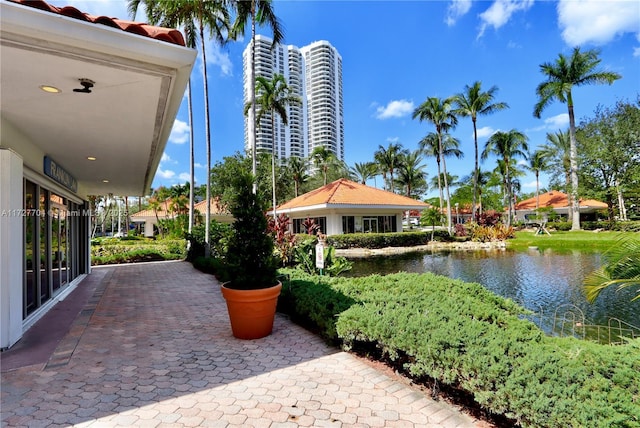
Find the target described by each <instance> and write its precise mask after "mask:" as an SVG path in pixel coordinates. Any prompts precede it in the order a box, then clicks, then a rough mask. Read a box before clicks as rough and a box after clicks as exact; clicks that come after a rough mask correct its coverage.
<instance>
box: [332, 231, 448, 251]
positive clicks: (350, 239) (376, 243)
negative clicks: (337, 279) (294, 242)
mask: <svg viewBox="0 0 640 428" xmlns="http://www.w3.org/2000/svg"><path fill="white" fill-rule="evenodd" d="M430 236H431V232H396V233H349V234H345V235H332V236H328V237H327V243H328V244H329V245H332V246H333V247H334V248H336V249H347V248H372V249H373V248H386V247H415V246H417V245H425V244H427V243H428V242H429V240H430ZM434 239H435V240H437V241H447V242H450V241H452V240H453V238H451V237H450V236H449V234H448V233H447V231H446V230H437V231H435V233H434Z"/></svg>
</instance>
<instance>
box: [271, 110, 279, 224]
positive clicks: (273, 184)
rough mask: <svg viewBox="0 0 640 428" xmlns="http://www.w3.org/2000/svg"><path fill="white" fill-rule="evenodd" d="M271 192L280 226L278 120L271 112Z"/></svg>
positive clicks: (274, 210)
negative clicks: (277, 200) (277, 163)
mask: <svg viewBox="0 0 640 428" xmlns="http://www.w3.org/2000/svg"><path fill="white" fill-rule="evenodd" d="M271 191H272V193H273V220H274V221H275V222H276V225H277V224H278V217H277V216H276V118H275V112H274V111H272V112H271Z"/></svg>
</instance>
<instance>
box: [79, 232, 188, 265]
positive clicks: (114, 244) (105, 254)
mask: <svg viewBox="0 0 640 428" xmlns="http://www.w3.org/2000/svg"><path fill="white" fill-rule="evenodd" d="M186 254H187V242H186V241H185V240H183V239H176V240H170V239H164V240H157V241H156V240H148V239H135V240H123V241H119V240H118V239H117V238H116V239H108V240H94V241H91V262H92V264H93V265H104V264H114V263H134V262H141V261H152V260H180V259H184V258H185V256H186Z"/></svg>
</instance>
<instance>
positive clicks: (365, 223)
mask: <svg viewBox="0 0 640 428" xmlns="http://www.w3.org/2000/svg"><path fill="white" fill-rule="evenodd" d="M362 231H363V232H364V233H367V232H369V233H378V218H377V217H363V218H362Z"/></svg>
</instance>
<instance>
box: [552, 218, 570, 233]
mask: <svg viewBox="0 0 640 428" xmlns="http://www.w3.org/2000/svg"><path fill="white" fill-rule="evenodd" d="M546 228H547V229H555V230H557V231H559V232H566V231H569V230H571V222H570V221H550V222H549V223H547V226H546Z"/></svg>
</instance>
